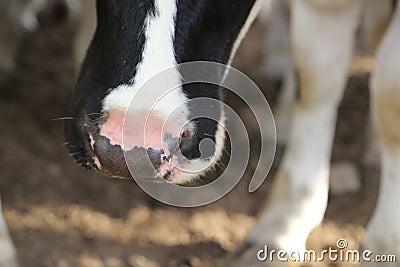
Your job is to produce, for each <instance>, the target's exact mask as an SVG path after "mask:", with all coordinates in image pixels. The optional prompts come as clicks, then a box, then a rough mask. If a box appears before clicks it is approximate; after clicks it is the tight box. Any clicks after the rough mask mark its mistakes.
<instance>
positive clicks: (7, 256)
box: [0, 201, 18, 267]
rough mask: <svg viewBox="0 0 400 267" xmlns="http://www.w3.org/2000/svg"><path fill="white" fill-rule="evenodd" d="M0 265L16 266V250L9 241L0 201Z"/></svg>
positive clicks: (6, 266) (5, 266)
mask: <svg viewBox="0 0 400 267" xmlns="http://www.w3.org/2000/svg"><path fill="white" fill-rule="evenodd" d="M0 267H18V260H17V254H16V250H15V248H14V245H13V243H12V241H11V237H10V234H9V232H8V229H7V225H6V221H5V219H4V217H3V213H2V211H1V201H0Z"/></svg>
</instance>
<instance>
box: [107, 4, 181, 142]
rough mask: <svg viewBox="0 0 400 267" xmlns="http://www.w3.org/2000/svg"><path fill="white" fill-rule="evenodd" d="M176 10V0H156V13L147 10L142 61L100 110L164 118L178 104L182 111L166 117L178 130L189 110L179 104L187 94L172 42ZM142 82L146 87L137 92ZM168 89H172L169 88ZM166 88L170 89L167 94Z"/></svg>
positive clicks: (112, 92) (162, 119) (110, 95)
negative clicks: (129, 82) (162, 73)
mask: <svg viewBox="0 0 400 267" xmlns="http://www.w3.org/2000/svg"><path fill="white" fill-rule="evenodd" d="M176 12H177V6H176V1H175V0H155V15H153V14H149V15H148V16H147V18H146V20H145V27H144V29H145V36H146V40H145V44H144V50H143V53H142V61H141V62H140V63H139V64H138V66H137V68H136V75H135V76H134V77H132V80H131V84H129V85H121V86H118V87H117V88H114V89H112V90H111V91H110V93H109V95H108V96H107V97H106V98H105V99H104V102H103V111H115V110H118V111H122V112H125V111H127V110H128V112H129V113H131V114H133V115H135V114H139V113H141V114H145V115H144V116H146V114H147V115H151V116H153V117H154V116H157V117H159V119H161V121H165V120H166V119H167V118H168V116H169V114H171V112H173V111H174V110H176V109H177V108H178V107H179V110H180V111H181V112H175V113H174V116H173V117H172V118H168V123H172V124H174V125H173V126H170V127H172V128H173V129H174V131H178V130H179V129H180V127H182V126H183V125H184V124H185V122H186V114H187V113H188V111H187V108H186V107H182V104H183V103H185V101H186V100H187V98H186V97H185V96H184V95H183V93H182V90H181V87H180V82H181V80H180V74H179V71H178V69H177V67H176V60H175V55H174V45H173V41H174V35H175V16H176ZM171 67H172V68H175V69H173V71H171V70H169V71H168V75H165V76H163V77H162V79H155V80H153V81H151V82H150V83H147V82H148V81H149V80H151V79H152V78H153V77H154V76H156V75H157V74H159V73H161V72H163V71H165V70H166V69H169V68H171ZM146 83H147V84H146ZM144 85H145V88H144V89H143V91H141V93H140V94H138V91H139V90H140V89H141V88H142V87H143V86H144ZM171 89H173V90H172V91H170V90H171ZM168 91H170V92H169V93H168V94H166V93H167V92H168ZM136 94H138V95H140V99H139V101H138V100H137V99H135V100H134V102H133V104H132V105H131V101H132V99H133V97H134V96H135V95H136ZM150 111H151V114H150ZM128 115H129V114H128ZM133 117H134V116H133ZM107 123H108V122H107ZM107 123H106V124H107ZM160 127H163V125H160ZM116 134H119V135H121V134H122V133H116ZM173 134H177V133H176V132H174V133H173ZM114 139H118V138H114Z"/></svg>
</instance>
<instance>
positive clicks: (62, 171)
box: [0, 0, 379, 267]
mask: <svg viewBox="0 0 400 267" xmlns="http://www.w3.org/2000/svg"><path fill="white" fill-rule="evenodd" d="M77 1H79V0H77ZM84 1H89V0H84ZM67 2H68V3H67V4H68V5H69V6H68V5H66V3H65V1H61V0H49V1H40V0H32V1H30V0H18V1H15V0H0V70H1V73H2V74H1V75H0V77H1V78H0V194H1V197H2V202H3V210H4V215H5V218H6V221H7V223H8V226H9V228H10V232H11V235H12V238H13V239H14V241H15V245H16V247H17V251H18V256H19V259H20V263H21V266H30V267H67V266H77V267H78V266H79V267H128V266H130V267H164V266H168V267H169V266H171V267H172V266H180V267H183V266H185V267H189V266H193V267H195V266H215V260H222V259H223V258H224V257H226V256H227V255H228V254H229V253H230V252H232V251H233V250H234V249H235V247H236V246H237V245H238V244H239V243H240V241H241V240H242V239H243V238H244V237H245V235H246V232H247V231H248V229H249V228H250V227H251V226H252V224H253V223H254V221H255V219H256V216H257V213H258V212H259V211H260V210H261V208H262V206H263V204H264V202H265V200H266V196H267V195H268V190H269V184H270V182H271V181H272V180H273V176H274V170H275V169H276V166H277V164H278V163H279V159H280V155H281V154H282V152H283V151H284V146H283V145H281V146H279V148H278V153H277V157H276V162H275V164H274V167H273V170H272V172H271V173H270V175H269V179H268V182H266V183H264V184H263V186H262V187H261V189H259V190H258V191H257V192H256V193H254V194H249V193H247V187H248V183H249V179H242V181H241V183H240V184H239V185H238V186H237V187H236V188H235V189H234V190H233V191H232V192H231V193H230V194H229V195H228V196H226V197H224V198H223V199H221V200H219V201H217V202H216V203H213V204H211V205H208V206H205V207H201V208H195V209H183V208H174V207H169V206H166V205H163V204H160V203H159V202H157V201H155V200H153V199H151V198H150V197H148V196H147V195H146V194H145V193H144V192H142V191H141V190H140V188H138V186H137V185H136V183H135V182H134V181H125V180H113V179H110V178H107V177H103V176H100V175H97V174H95V173H91V172H88V171H85V170H84V169H82V168H80V167H78V166H77V165H76V164H75V163H74V162H73V160H72V158H71V157H69V156H68V152H67V150H66V148H65V147H64V145H63V143H64V138H63V121H62V120H58V119H59V118H63V117H65V116H66V115H67V108H68V102H69V97H70V95H71V92H72V90H73V88H74V82H75V73H76V71H75V66H76V63H75V60H74V54H73V40H74V36H75V34H76V33H77V29H78V27H79V23H80V15H79V5H78V6H75V4H74V1H67ZM29 5H31V6H29ZM27 7H29V8H28V9H27V10H30V11H29V12H28V11H26V10H25V8H27ZM19 10H25V11H24V12H27V13H24V16H23V17H21V16H20V15H19V14H20V13H19ZM267 30H268V27H267V24H266V23H264V20H262V19H258V20H257V21H256V23H255V25H254V26H253V27H252V29H251V31H250V32H249V34H248V36H247V38H246V39H245V40H244V42H243V44H242V46H241V48H240V51H239V52H238V55H237V56H236V60H235V63H234V66H235V67H237V68H238V69H239V70H241V71H243V72H244V73H246V74H247V75H249V76H250V77H251V78H252V79H254V81H255V82H256V83H257V84H258V86H260V87H261V88H262V89H263V90H264V93H265V95H266V96H267V97H268V99H269V100H270V103H272V105H274V103H276V100H277V98H278V97H277V92H278V91H279V90H278V89H279V82H277V80H276V79H271V77H268V75H266V74H265V71H264V62H263V59H264V58H265V56H266V55H265V53H266V52H265V45H263V44H264V41H265V36H266V32H267ZM373 63H374V62H373V59H372V57H371V52H370V51H369V50H368V49H364V45H363V43H362V41H360V42H359V44H358V46H357V49H356V53H355V56H354V60H353V63H352V66H351V70H350V79H349V83H348V86H347V87H348V88H347V90H346V93H345V97H344V100H343V103H342V105H341V108H340V111H339V113H340V115H339V123H338V127H337V133H336V140H335V145H334V151H333V157H332V161H333V163H334V164H333V168H335V170H334V174H335V177H334V178H335V179H333V180H332V183H333V187H332V188H336V189H337V188H338V187H339V189H337V190H333V191H332V192H331V193H330V198H329V208H328V211H327V214H326V219H325V221H324V223H323V225H322V226H320V227H319V228H318V229H316V230H315V231H314V232H313V234H312V235H311V236H310V238H309V242H308V246H309V248H310V249H311V248H312V249H316V250H321V249H324V248H326V247H328V246H334V245H335V244H336V241H337V240H338V239H339V238H346V239H347V240H348V242H349V245H350V247H351V248H358V246H359V244H360V242H361V240H362V239H363V235H364V226H365V224H366V222H367V221H368V219H369V217H370V215H371V212H372V210H373V208H374V205H375V199H376V193H377V188H378V182H379V180H378V177H379V166H378V164H377V163H376V162H375V163H374V161H367V160H365V157H364V155H365V154H366V153H367V150H368V147H369V146H368V143H369V141H368V134H367V132H368V124H369V107H368V98H369V96H368V94H369V89H368V78H369V72H370V70H371V68H372V67H373ZM249 174H251V171H250V172H248V175H249ZM347 177H352V178H353V179H356V182H355V183H356V184H359V185H360V186H353V187H352V188H351V190H346V189H344V190H343V189H340V187H341V185H343V183H346V181H347V180H348V179H347ZM349 179H350V178H349ZM335 181H336V185H335ZM351 183H352V184H353V185H354V181H353V182H351ZM341 264H344V263H330V262H326V263H323V264H322V263H320V264H319V265H321V266H340V265H341Z"/></svg>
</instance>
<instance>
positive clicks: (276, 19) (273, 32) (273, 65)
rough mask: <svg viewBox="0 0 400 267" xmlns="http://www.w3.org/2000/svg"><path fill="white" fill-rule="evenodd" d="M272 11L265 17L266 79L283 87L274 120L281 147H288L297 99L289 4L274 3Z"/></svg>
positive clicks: (283, 1)
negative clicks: (284, 145) (286, 145)
mask: <svg viewBox="0 0 400 267" xmlns="http://www.w3.org/2000/svg"><path fill="white" fill-rule="evenodd" d="M267 4H269V3H268V2H266V3H265V5H267ZM269 5H271V4H269ZM271 9H272V10H271V11H269V10H268V13H269V16H268V17H267V18H265V17H266V16H265V15H264V14H263V13H261V18H262V19H263V23H266V24H267V25H268V27H267V30H266V34H265V42H264V44H265V51H264V54H265V56H264V64H263V65H264V66H263V69H264V71H265V74H266V76H267V77H268V78H269V79H270V80H272V81H277V83H276V84H278V86H280V88H278V89H279V90H280V94H279V98H278V102H277V104H276V106H275V108H274V116H275V122H276V130H277V133H278V143H280V144H285V143H286V142H287V139H288V133H289V132H290V125H291V121H292V120H291V119H292V114H293V107H294V104H295V95H296V79H295V71H294V66H293V65H294V64H293V57H292V53H291V48H290V34H289V13H290V12H289V1H287V0H279V1H274V2H273V4H272V8H271ZM264 13H266V11H264ZM262 15H264V16H262ZM274 138H275V137H274Z"/></svg>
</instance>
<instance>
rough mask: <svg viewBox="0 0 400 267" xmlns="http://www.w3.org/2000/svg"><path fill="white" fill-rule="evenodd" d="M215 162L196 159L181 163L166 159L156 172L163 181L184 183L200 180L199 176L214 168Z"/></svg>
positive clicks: (177, 183)
mask: <svg viewBox="0 0 400 267" xmlns="http://www.w3.org/2000/svg"><path fill="white" fill-rule="evenodd" d="M215 166H216V164H215V163H214V162H211V163H210V161H205V160H196V161H195V162H185V163H183V164H182V165H179V166H177V165H175V164H171V163H170V162H168V161H165V162H163V163H162V164H161V165H160V167H159V169H158V174H159V177H160V178H163V179H164V180H165V181H167V182H169V183H171V184H176V185H186V184H189V183H192V182H200V181H201V178H202V177H204V176H205V175H206V174H207V173H209V172H211V171H213V170H214V168H215Z"/></svg>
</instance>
